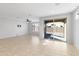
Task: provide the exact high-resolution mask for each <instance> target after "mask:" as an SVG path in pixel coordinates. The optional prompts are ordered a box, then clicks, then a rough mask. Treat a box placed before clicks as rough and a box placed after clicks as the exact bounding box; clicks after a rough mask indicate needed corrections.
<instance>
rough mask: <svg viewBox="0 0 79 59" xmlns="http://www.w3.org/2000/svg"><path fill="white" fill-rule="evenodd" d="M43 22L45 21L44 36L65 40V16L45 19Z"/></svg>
mask: <svg viewBox="0 0 79 59" xmlns="http://www.w3.org/2000/svg"><path fill="white" fill-rule="evenodd" d="M44 23H45V28H44V37H45V38H47V39H57V40H62V41H66V40H65V30H66V28H65V24H66V18H64V19H52V20H46V21H45V22H44Z"/></svg>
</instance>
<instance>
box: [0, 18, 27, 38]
mask: <svg viewBox="0 0 79 59" xmlns="http://www.w3.org/2000/svg"><path fill="white" fill-rule="evenodd" d="M18 24H19V25H22V27H21V28H18V27H17V25H18ZM27 27H28V26H27V23H26V22H25V21H21V20H20V19H17V18H10V17H0V39H3V38H7V37H14V36H19V35H23V34H27V33H28V29H27Z"/></svg>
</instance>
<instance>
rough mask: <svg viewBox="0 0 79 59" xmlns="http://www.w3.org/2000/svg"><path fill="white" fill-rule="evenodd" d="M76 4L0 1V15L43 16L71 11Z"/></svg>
mask: <svg viewBox="0 0 79 59" xmlns="http://www.w3.org/2000/svg"><path fill="white" fill-rule="evenodd" d="M78 5H79V4H75V3H72V4H68V3H60V4H56V3H0V16H13V17H26V16H34V17H43V16H48V15H56V14H60V13H68V12H71V11H73V10H74V9H76V7H77V6H78Z"/></svg>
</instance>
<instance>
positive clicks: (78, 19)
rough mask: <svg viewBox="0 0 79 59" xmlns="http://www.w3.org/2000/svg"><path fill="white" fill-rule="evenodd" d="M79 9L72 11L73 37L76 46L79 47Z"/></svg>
mask: <svg viewBox="0 0 79 59" xmlns="http://www.w3.org/2000/svg"><path fill="white" fill-rule="evenodd" d="M78 13H79V10H75V11H74V12H73V13H72V34H73V36H72V39H73V42H74V45H75V46H76V48H78V49H79V14H78Z"/></svg>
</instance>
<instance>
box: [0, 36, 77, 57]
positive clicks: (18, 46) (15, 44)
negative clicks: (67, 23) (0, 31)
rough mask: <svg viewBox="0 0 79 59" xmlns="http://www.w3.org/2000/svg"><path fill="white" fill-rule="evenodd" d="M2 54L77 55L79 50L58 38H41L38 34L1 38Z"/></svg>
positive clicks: (0, 52)
mask: <svg viewBox="0 0 79 59" xmlns="http://www.w3.org/2000/svg"><path fill="white" fill-rule="evenodd" d="M0 55H1V56H27V55H28V56H67V55H71V56H75V55H79V50H77V49H76V48H74V47H73V46H72V45H69V44H66V43H65V42H61V41H56V40H47V39H43V40H42V39H39V37H38V36H26V35H24V36H20V37H14V38H6V39H1V40H0Z"/></svg>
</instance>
